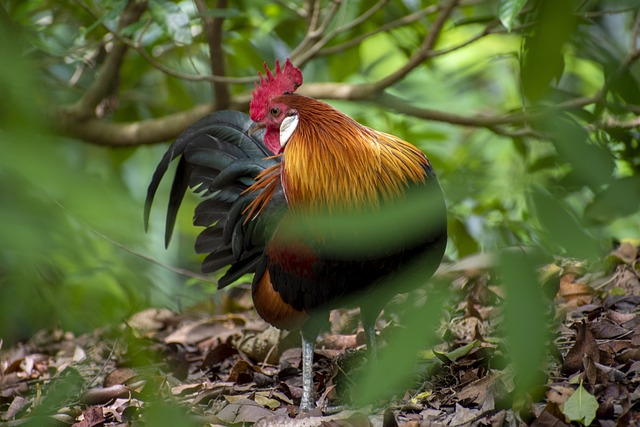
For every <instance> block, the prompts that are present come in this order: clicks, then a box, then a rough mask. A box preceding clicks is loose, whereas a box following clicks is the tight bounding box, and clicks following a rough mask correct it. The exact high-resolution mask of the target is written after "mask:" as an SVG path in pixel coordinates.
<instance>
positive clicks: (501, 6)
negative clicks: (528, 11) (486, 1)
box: [498, 0, 527, 32]
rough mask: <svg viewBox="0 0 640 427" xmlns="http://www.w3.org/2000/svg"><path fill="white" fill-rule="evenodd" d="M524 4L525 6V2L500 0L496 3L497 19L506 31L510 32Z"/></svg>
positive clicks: (522, 0) (523, 0) (520, 0)
mask: <svg viewBox="0 0 640 427" xmlns="http://www.w3.org/2000/svg"><path fill="white" fill-rule="evenodd" d="M525 4H527V0H500V2H499V3H498V17H499V18H500V22H502V25H504V27H505V28H506V29H507V31H509V32H511V28H512V27H513V24H514V23H515V22H516V19H518V14H519V13H520V11H521V10H522V8H523V7H524V5H525Z"/></svg>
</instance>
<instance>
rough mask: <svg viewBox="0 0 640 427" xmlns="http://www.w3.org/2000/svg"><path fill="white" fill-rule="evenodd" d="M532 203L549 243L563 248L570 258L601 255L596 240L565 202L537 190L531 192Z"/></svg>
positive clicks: (544, 191)
mask: <svg viewBox="0 0 640 427" xmlns="http://www.w3.org/2000/svg"><path fill="white" fill-rule="evenodd" d="M531 202H532V207H533V209H534V212H535V213H536V217H537V219H538V220H539V221H540V225H541V226H542V227H543V229H544V230H545V232H546V234H547V241H548V242H550V243H554V244H556V245H558V246H560V247H563V248H564V249H565V250H566V251H567V253H568V255H570V256H576V257H580V258H590V257H592V256H596V255H597V254H598V253H599V247H598V244H597V242H596V240H595V239H594V238H593V237H592V236H590V235H589V234H588V233H587V232H586V230H585V229H584V227H583V225H582V224H580V223H579V222H578V220H577V219H576V217H575V216H574V215H573V213H572V211H571V208H570V207H569V206H568V205H567V204H566V203H565V202H564V201H561V200H559V199H557V198H556V197H554V196H553V195H551V194H550V193H549V192H548V191H546V190H544V189H542V188H537V189H534V190H533V191H532V192H531Z"/></svg>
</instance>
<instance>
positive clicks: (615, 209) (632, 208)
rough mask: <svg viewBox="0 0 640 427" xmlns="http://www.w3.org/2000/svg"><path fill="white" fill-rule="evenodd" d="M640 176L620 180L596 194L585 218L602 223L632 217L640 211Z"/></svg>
mask: <svg viewBox="0 0 640 427" xmlns="http://www.w3.org/2000/svg"><path fill="white" fill-rule="evenodd" d="M639 195H640V176H631V177H624V178H619V179H616V180H614V181H612V182H611V183H610V184H609V185H608V186H607V187H606V188H605V189H604V190H602V191H600V192H599V193H597V194H596V196H595V198H594V199H593V201H592V202H591V203H590V204H588V205H587V207H586V210H585V217H586V218H587V219H589V220H591V221H597V222H600V223H607V222H611V221H613V220H615V219H618V218H622V217H625V216H627V215H631V214H633V213H636V212H638V210H640V197H639Z"/></svg>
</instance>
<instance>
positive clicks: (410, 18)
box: [317, 5, 438, 56]
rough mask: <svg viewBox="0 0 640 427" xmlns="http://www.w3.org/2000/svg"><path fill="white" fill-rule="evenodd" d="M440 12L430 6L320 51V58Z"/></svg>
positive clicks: (434, 6)
mask: <svg viewBox="0 0 640 427" xmlns="http://www.w3.org/2000/svg"><path fill="white" fill-rule="evenodd" d="M437 11H438V7H437V6H436V5H433V6H429V7H427V8H425V9H422V10H419V11H417V12H414V13H412V14H409V15H406V16H403V17H402V18H399V19H396V20H395V21H392V22H389V23H387V24H385V25H381V26H380V27H378V28H376V29H375V30H372V31H369V32H367V33H364V34H362V35H360V36H358V37H355V38H353V39H351V40H349V41H347V42H344V43H340V44H337V45H335V46H330V47H327V48H324V49H321V50H320V51H318V54H317V55H318V56H326V55H333V54H336V53H340V52H343V51H345V50H347V49H349V48H351V47H353V46H357V45H359V44H360V43H362V42H363V41H365V40H366V39H368V38H370V37H373V36H375V35H376V34H379V33H384V32H388V31H391V30H393V29H395V28H399V27H403V26H405V25H409V24H411V23H413V22H416V21H418V20H420V19H422V18H424V17H425V16H427V15H430V14H432V13H435V12H437Z"/></svg>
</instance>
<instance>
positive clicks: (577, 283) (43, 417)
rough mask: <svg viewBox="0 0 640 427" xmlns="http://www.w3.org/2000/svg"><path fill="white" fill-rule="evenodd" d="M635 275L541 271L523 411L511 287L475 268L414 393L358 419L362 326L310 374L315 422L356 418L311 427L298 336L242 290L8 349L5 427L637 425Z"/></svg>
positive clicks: (1, 373)
mask: <svg viewBox="0 0 640 427" xmlns="http://www.w3.org/2000/svg"><path fill="white" fill-rule="evenodd" d="M639 259H640V258H639V257H638V248H636V247H634V246H632V245H630V244H622V245H621V246H619V247H618V248H617V249H615V250H614V251H613V252H612V253H611V254H610V256H609V259H607V260H605V262H602V263H599V264H598V266H596V268H594V266H589V265H586V264H585V263H582V262H579V261H575V260H558V261H557V262H555V263H553V264H550V265H548V266H546V267H545V268H544V269H542V270H541V283H542V286H543V290H544V293H545V294H547V295H551V296H552V298H550V299H549V302H550V303H549V309H550V312H551V316H550V317H552V318H553V319H554V320H553V321H552V322H551V325H552V326H551V340H550V343H549V350H548V356H547V364H546V366H543V367H540V368H539V370H540V372H541V375H544V376H543V377H541V380H540V384H543V385H541V386H540V387H537V388H536V389H533V390H530V391H529V393H526V394H524V395H519V396H516V395H515V392H514V390H515V385H514V383H515V382H517V381H514V373H513V368H512V367H511V365H510V363H509V362H508V354H507V352H506V350H505V343H504V340H503V339H501V338H499V337H498V336H497V330H498V329H499V327H500V325H501V321H503V319H504V313H503V310H502V301H503V289H502V287H501V286H500V283H499V280H500V278H499V277H495V276H494V275H492V274H491V273H490V271H491V260H490V259H489V258H488V257H484V256H476V257H472V258H469V259H466V260H463V261H461V262H459V263H456V264H453V265H450V266H449V267H448V268H445V269H444V270H445V272H444V273H443V274H444V276H445V277H446V278H447V280H449V281H450V283H451V290H452V292H454V293H455V295H456V296H457V297H458V299H457V300H456V302H455V303H454V305H453V306H452V308H451V312H450V314H449V316H448V318H447V319H446V321H443V325H442V327H441V330H440V331H439V335H440V339H441V343H440V344H438V345H437V346H436V347H435V348H433V349H430V350H425V351H423V352H421V353H420V354H419V355H418V357H417V360H416V362H417V368H416V375H415V380H414V381H413V382H412V383H411V384H407V386H406V390H404V391H400V392H398V393H396V394H395V395H394V396H393V397H391V398H389V399H387V400H385V401H381V402H377V403H376V404H375V405H369V406H367V407H358V406H355V405H353V404H350V402H351V396H350V393H351V392H352V388H353V387H352V385H353V378H354V376H355V373H356V372H357V371H358V370H361V369H363V368H362V367H361V366H362V365H363V361H364V360H365V358H366V355H367V352H366V351H365V350H364V345H363V343H364V339H363V333H362V329H361V328H360V326H359V324H358V313H357V310H340V311H334V312H333V313H332V326H331V330H330V331H328V332H327V333H326V334H324V335H322V336H321V337H320V339H319V342H318V345H317V349H316V353H315V360H314V373H315V384H316V387H317V397H318V399H319V404H320V407H322V406H324V407H325V408H326V407H327V406H331V405H335V403H336V402H337V401H340V402H343V403H344V402H346V403H347V405H346V406H343V407H335V406H334V410H333V411H332V412H333V413H327V411H325V412H322V410H321V409H320V408H319V409H317V410H316V411H314V412H312V413H310V414H304V416H301V414H299V413H298V411H299V410H298V405H299V401H300V395H301V375H300V374H301V371H300V367H301V357H300V348H299V345H300V344H299V334H298V333H296V332H291V333H287V332H281V331H278V330H276V329H273V328H271V327H268V325H267V324H265V323H264V322H263V321H262V320H260V319H259V318H258V317H257V315H256V314H255V312H254V311H253V310H252V306H251V301H250V294H249V292H248V291H247V290H246V288H243V287H238V288H235V289H234V290H232V291H231V292H229V293H228V294H225V302H224V309H225V312H226V314H220V315H214V316H212V315H210V314H209V315H207V314H204V313H207V307H203V306H201V307H195V308H193V309H191V310H189V311H187V312H184V313H174V312H171V311H169V310H166V309H148V310H145V311H142V312H140V313H137V314H135V315H134V316H132V317H131V318H129V319H128V320H127V321H126V322H124V324H122V325H119V326H117V327H109V328H104V329H101V330H96V331H94V332H93V333H91V334H85V335H81V336H74V335H73V334H72V333H70V332H65V331H58V330H55V331H42V332H40V333H38V334H36V335H35V336H33V337H32V338H31V339H30V340H29V341H27V342H24V343H21V344H19V345H15V346H13V347H10V348H2V344H1V341H0V425H6V426H16V425H33V426H43V425H56V426H58V425H59V426H73V427H93V426H136V425H148V426H154V427H155V426H160V427H162V426H177V425H180V426H229V425H237V426H244V425H246V426H251V425H255V426H263V427H267V426H292V427H293V426H305V427H306V426H320V425H322V426H326V427H331V426H339V427H361V426H362V427H365V426H376V427H394V426H400V427H418V426H449V427H453V426H455V427H462V426H495V427H499V426H524V425H533V426H555V427H560V426H566V425H592V424H593V425H600V426H619V427H620V426H631V425H638V423H640V403H639V402H640V387H639V385H640V374H639V371H640V316H639V313H640V310H639V306H640V262H639ZM598 270H600V271H598ZM554 295H555V297H553V296H554ZM551 301H553V303H552V302H551ZM392 305H393V304H392ZM218 310H219V307H218ZM378 326H379V327H380V329H381V332H380V350H379V351H380V352H382V351H384V347H385V345H388V344H387V343H386V339H385V338H386V337H387V335H388V333H389V331H393V329H394V328H397V327H398V325H397V319H396V318H395V316H394V313H393V309H392V308H391V309H388V310H386V311H385V313H384V314H383V315H382V316H381V318H380V319H379V325H378ZM531 369H537V368H536V367H532V368H531Z"/></svg>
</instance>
